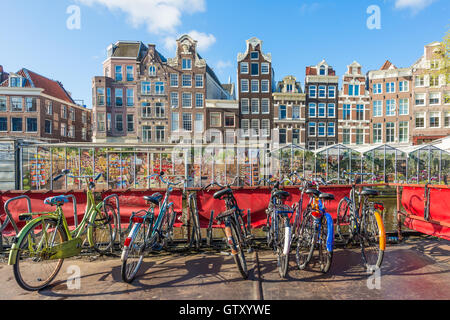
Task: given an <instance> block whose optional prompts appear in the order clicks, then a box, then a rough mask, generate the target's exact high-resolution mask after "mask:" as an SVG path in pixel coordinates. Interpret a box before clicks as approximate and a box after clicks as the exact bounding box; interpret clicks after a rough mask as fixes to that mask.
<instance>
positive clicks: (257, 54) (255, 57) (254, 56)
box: [250, 51, 259, 60]
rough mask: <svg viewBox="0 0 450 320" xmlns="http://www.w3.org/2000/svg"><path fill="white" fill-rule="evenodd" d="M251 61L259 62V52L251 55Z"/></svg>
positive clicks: (253, 52)
mask: <svg viewBox="0 0 450 320" xmlns="http://www.w3.org/2000/svg"><path fill="white" fill-rule="evenodd" d="M250 59H252V60H258V59H259V52H258V51H252V52H251V53H250Z"/></svg>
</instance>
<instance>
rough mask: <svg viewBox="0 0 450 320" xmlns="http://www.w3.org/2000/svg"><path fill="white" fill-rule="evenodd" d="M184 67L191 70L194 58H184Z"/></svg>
mask: <svg viewBox="0 0 450 320" xmlns="http://www.w3.org/2000/svg"><path fill="white" fill-rule="evenodd" d="M182 68H183V70H191V69H192V60H191V59H183V62H182Z"/></svg>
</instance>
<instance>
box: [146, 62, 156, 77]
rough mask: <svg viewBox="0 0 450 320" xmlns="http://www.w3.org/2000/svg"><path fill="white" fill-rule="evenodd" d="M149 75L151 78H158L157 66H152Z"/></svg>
mask: <svg viewBox="0 0 450 320" xmlns="http://www.w3.org/2000/svg"><path fill="white" fill-rule="evenodd" d="M148 74H149V75H150V76H151V77H154V76H156V67H155V66H153V65H152V66H150V67H149V68H148Z"/></svg>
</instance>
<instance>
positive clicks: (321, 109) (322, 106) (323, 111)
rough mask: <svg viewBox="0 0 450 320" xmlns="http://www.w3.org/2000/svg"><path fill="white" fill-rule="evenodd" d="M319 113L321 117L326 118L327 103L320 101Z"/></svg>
mask: <svg viewBox="0 0 450 320" xmlns="http://www.w3.org/2000/svg"><path fill="white" fill-rule="evenodd" d="M317 115H318V117H319V118H325V116H326V104H325V103H319V106H318V108H317Z"/></svg>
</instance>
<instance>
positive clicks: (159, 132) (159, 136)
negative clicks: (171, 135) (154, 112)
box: [155, 126, 165, 143]
mask: <svg viewBox="0 0 450 320" xmlns="http://www.w3.org/2000/svg"><path fill="white" fill-rule="evenodd" d="M155 129H156V142H158V143H161V142H164V139H165V137H164V136H165V128H164V127H162V126H156V128H155Z"/></svg>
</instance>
